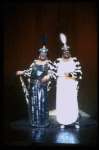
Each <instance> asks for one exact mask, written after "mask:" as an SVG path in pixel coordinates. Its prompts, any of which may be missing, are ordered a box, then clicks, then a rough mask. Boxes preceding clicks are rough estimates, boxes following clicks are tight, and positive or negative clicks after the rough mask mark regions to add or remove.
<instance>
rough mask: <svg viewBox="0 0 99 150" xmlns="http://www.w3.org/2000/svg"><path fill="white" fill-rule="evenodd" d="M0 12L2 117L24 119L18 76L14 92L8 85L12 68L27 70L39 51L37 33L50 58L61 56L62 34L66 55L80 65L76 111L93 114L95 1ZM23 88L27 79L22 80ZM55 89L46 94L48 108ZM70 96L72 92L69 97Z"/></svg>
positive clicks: (10, 6)
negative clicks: (0, 17) (0, 27)
mask: <svg viewBox="0 0 99 150" xmlns="http://www.w3.org/2000/svg"><path fill="white" fill-rule="evenodd" d="M2 12H3V19H4V21H3V25H4V31H3V33H4V34H3V38H4V42H3V44H4V45H3V46H4V47H3V50H4V57H3V65H4V73H3V75H4V78H3V79H4V82H3V83H4V115H5V117H7V118H9V119H10V118H11V117H15V116H22V115H27V113H28V112H27V104H26V102H25V97H24V94H23V91H22V87H21V83H20V80H19V76H16V79H15V83H14V86H13V88H10V87H9V82H10V80H11V78H12V76H13V74H14V73H15V72H16V71H17V70H25V69H28V68H29V66H30V64H31V63H32V62H33V60H34V59H37V58H38V55H37V52H38V50H39V49H40V48H41V47H42V43H41V38H42V34H43V33H45V34H46V35H47V45H46V47H47V48H48V49H49V53H50V55H49V59H50V60H51V61H52V62H53V61H54V60H56V59H57V58H59V57H61V54H62V53H61V47H62V43H61V42H60V39H59V33H60V32H62V33H64V34H65V35H66V36H67V45H69V46H70V47H71V54H72V56H73V57H74V56H75V57H77V58H78V60H79V61H80V63H81V66H82V72H83V79H82V80H81V82H80V88H79V95H78V103H79V108H80V109H81V110H83V111H84V112H86V113H88V114H89V115H91V116H97V110H98V97H97V78H98V75H97V65H98V58H97V48H98V41H97V32H98V29H97V5H96V4H95V3H94V2H90V3H88V2H85V3H84V2H79V3H77V2H76V3H73V2H68V3H67V2H56V3H49V2H44V3H42V2H40V3H36V2H32V3H31V2H25V3H22V2H20V3H9V2H8V3H4V4H3V6H2ZM24 80H25V82H26V84H27V78H24ZM55 92H56V86H55V84H54V83H53V87H52V89H51V91H50V93H49V110H52V109H55V108H56V97H55ZM71 94H72V93H71Z"/></svg>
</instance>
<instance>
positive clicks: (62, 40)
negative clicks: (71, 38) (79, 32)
mask: <svg viewBox="0 0 99 150" xmlns="http://www.w3.org/2000/svg"><path fill="white" fill-rule="evenodd" d="M60 39H61V42H62V43H63V44H64V45H66V42H67V38H66V36H65V35H64V34H63V33H60Z"/></svg>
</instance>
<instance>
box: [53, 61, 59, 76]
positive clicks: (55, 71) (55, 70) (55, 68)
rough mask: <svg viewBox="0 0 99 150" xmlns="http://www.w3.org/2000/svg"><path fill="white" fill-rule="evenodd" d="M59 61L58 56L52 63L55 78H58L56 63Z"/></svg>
mask: <svg viewBox="0 0 99 150" xmlns="http://www.w3.org/2000/svg"><path fill="white" fill-rule="evenodd" d="M59 63H60V58H58V59H56V60H55V61H54V63H53V65H54V73H55V76H56V78H58V74H57V73H58V64H59Z"/></svg>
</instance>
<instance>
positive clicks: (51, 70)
mask: <svg viewBox="0 0 99 150" xmlns="http://www.w3.org/2000/svg"><path fill="white" fill-rule="evenodd" d="M48 76H49V78H50V79H51V80H54V81H55V80H56V78H57V76H56V73H55V66H54V64H53V63H52V62H51V61H49V62H48Z"/></svg>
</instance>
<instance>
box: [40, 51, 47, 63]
mask: <svg viewBox="0 0 99 150" xmlns="http://www.w3.org/2000/svg"><path fill="white" fill-rule="evenodd" d="M46 57H47V53H46V52H43V51H41V52H40V59H41V60H42V61H44V60H46Z"/></svg>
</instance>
